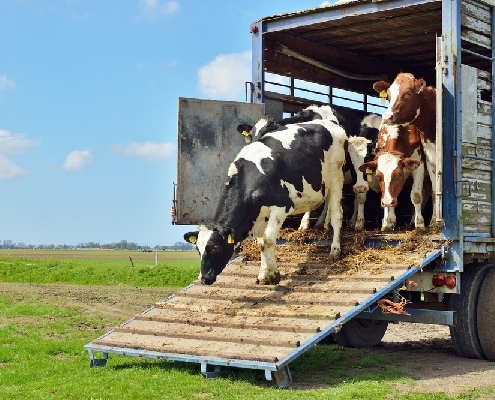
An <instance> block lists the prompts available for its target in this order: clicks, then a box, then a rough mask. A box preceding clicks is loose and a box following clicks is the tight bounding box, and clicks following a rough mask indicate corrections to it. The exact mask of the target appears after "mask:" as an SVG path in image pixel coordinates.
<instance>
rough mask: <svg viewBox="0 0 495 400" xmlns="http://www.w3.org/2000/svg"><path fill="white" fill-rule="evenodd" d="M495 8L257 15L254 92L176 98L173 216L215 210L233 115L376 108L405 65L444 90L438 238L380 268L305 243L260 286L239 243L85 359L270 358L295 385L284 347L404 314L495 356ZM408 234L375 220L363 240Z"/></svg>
mask: <svg viewBox="0 0 495 400" xmlns="http://www.w3.org/2000/svg"><path fill="white" fill-rule="evenodd" d="M494 7H495V2H494V1H493V0H359V1H349V2H342V3H337V4H333V5H330V6H325V7H319V8H315V9H310V10H303V11H300V12H291V13H287V14H281V15H273V16H267V17H264V18H261V19H260V20H258V21H255V22H253V23H252V24H251V26H250V34H251V37H252V80H251V82H246V84H245V88H246V101H245V102H223V101H216V100H201V99H191V98H180V99H179V113H178V149H179V154H178V169H177V186H174V209H175V213H174V217H173V218H174V221H173V223H175V224H182V225H197V224H201V223H203V222H208V221H209V220H211V218H212V216H213V215H214V213H215V209H216V206H217V203H218V200H219V197H220V191H221V190H220V189H221V186H222V185H223V183H224V181H225V176H226V173H227V170H228V167H229V164H230V163H231V162H232V161H233V159H234V158H235V155H236V154H237V153H238V151H239V150H240V149H241V148H242V146H244V145H245V142H244V139H243V137H242V136H241V135H239V134H238V133H237V132H236V127H237V125H238V124H241V123H249V124H252V125H254V123H255V122H256V121H257V120H258V119H259V118H260V117H261V116H263V115H269V116H270V117H272V118H273V119H275V120H277V119H282V118H283V117H285V116H287V115H291V114H294V113H297V112H298V111H300V110H301V109H303V108H305V107H307V106H309V105H312V104H320V105H323V104H330V105H339V106H345V107H349V108H355V109H359V110H364V111H372V112H377V113H379V114H380V113H381V112H382V111H383V109H384V108H383V104H382V103H381V100H380V99H379V98H378V97H377V96H376V92H375V91H374V90H373V83H374V82H375V81H378V80H386V81H388V82H392V81H393V80H394V78H395V76H396V75H397V73H399V72H401V71H402V72H411V73H413V74H414V75H415V76H416V77H422V78H423V79H425V81H426V82H427V84H428V85H431V86H435V87H436V89H437V90H436V93H437V102H436V103H437V111H436V116H437V124H436V135H437V136H436V151H437V153H436V160H437V169H436V176H435V180H436V191H435V193H433V194H432V200H431V201H432V202H434V205H435V207H432V209H433V210H435V213H434V214H432V215H431V218H430V219H431V221H430V224H431V225H435V226H439V227H440V229H438V230H437V231H436V232H435V234H434V235H432V236H431V238H430V239H431V241H432V243H434V245H433V246H432V247H431V248H430V249H428V251H426V252H425V251H424V249H419V248H418V249H414V248H413V249H412V250H409V251H410V252H409V253H404V255H405V259H404V258H401V260H400V262H397V263H390V264H389V265H383V263H382V265H380V268H379V269H380V270H379V271H378V272H375V273H372V274H370V270H373V269H375V270H376V268H375V267H376V265H375V266H373V265H363V266H362V267H361V268H360V270H359V271H357V272H356V273H355V274H353V275H349V274H342V271H339V272H338V273H335V274H322V273H321V271H322V270H325V271H328V267H329V265H325V262H322V261H321V260H319V261H318V260H317V259H316V258H314V257H313V256H312V255H310V254H306V255H305V256H306V257H304V259H303V260H301V259H300V258H298V260H296V261H292V262H291V261H289V262H286V263H285V264H283V265H281V268H282V269H283V268H285V274H286V276H287V279H286V281H285V282H284V279H282V281H281V283H280V285H277V287H273V286H267V287H261V285H256V284H255V283H254V278H255V276H256V271H255V270H256V267H257V266H258V265H259V262H257V261H252V260H251V261H250V260H247V259H246V258H243V257H242V256H241V257H238V258H236V259H234V260H232V261H231V262H230V263H229V265H228V266H227V268H226V269H225V270H224V272H223V273H222V275H221V276H220V277H219V279H218V281H217V282H216V283H215V284H214V285H212V286H204V285H200V284H199V282H195V283H192V284H191V285H190V286H188V287H187V288H184V289H183V290H181V291H180V292H178V293H177V294H176V295H174V296H171V297H170V298H168V299H166V300H165V301H163V302H160V303H157V304H156V305H155V306H154V307H152V308H150V309H148V310H146V311H144V312H143V313H142V314H140V315H138V316H135V317H133V318H131V319H130V320H129V321H127V322H126V323H124V324H123V325H122V326H120V327H119V328H115V329H113V330H111V331H109V332H107V333H106V334H105V335H103V336H102V337H100V338H98V339H96V340H95V341H93V342H91V343H89V344H87V345H86V347H85V348H86V350H87V351H88V352H89V355H90V363H91V365H92V366H98V365H104V364H105V363H106V359H107V357H108V354H109V353H119V354H127V355H131V356H141V357H150V358H163V359H170V360H177V361H184V362H196V363H200V364H201V372H202V373H203V375H204V376H207V377H214V376H217V375H218V374H219V373H220V369H221V367H222V366H234V367H239V368H250V369H260V370H263V371H264V372H265V377H266V379H268V380H271V379H273V378H275V379H276V381H277V383H278V385H279V386H288V385H289V384H290V382H291V374H290V370H289V364H290V362H292V361H293V360H294V359H295V358H297V357H298V356H299V355H301V354H303V353H304V352H305V351H307V350H309V349H310V348H312V347H313V346H314V345H316V344H318V343H321V342H322V341H325V340H327V341H328V340H330V341H331V340H334V341H336V342H337V343H339V344H341V345H345V346H351V347H364V346H372V345H375V344H377V343H379V342H380V340H381V339H382V337H383V335H384V334H385V331H386V329H387V325H388V323H394V322H411V323H417V322H420V323H429V324H442V325H448V326H449V327H450V334H451V338H452V342H453V345H454V349H455V351H456V352H457V353H458V355H460V356H463V357H470V358H478V359H487V360H491V361H495V318H494V317H495V267H494V262H495V218H494V207H495V205H494V198H495V177H494V174H493V169H494V166H493V162H494V158H493V143H494V138H495V135H494V132H493V129H494V125H493V117H494V113H495V110H494V108H493V107H492V99H493V97H494V96H493V94H494V90H495V89H494V85H493V79H494V71H495V69H494V57H495V52H494V50H495V46H494V44H493V41H492V38H493V30H494V27H495V14H494ZM369 201H376V198H375V199H373V198H370V199H369ZM374 214H376V213H374ZM372 225H373V221H368V227H369V226H372ZM403 237H404V233H403V231H400V232H399V231H398V232H393V233H391V234H385V233H383V234H379V235H377V234H371V233H370V236H369V238H367V240H366V243H367V245H368V246H369V247H374V246H375V247H376V246H381V245H382V244H383V243H386V244H388V245H390V243H397V244H400V242H401V240H403ZM323 247H324V246H323ZM413 247H414V246H413ZM398 248H400V247H398ZM299 256H300V254H299ZM408 257H410V259H408ZM367 268H369V269H367ZM303 270H304V271H305V272H306V274H302V273H301V271H303ZM308 270H311V271H313V272H314V273H311V274H308V273H307V271H308ZM318 271H319V272H318ZM411 282H413V283H414V285H412V284H409V283H411ZM343 293H344V294H345V296H343V295H342V294H343ZM343 297H345V300H344V299H343ZM383 299H389V300H390V301H391V302H397V301H398V299H407V305H406V308H405V310H407V312H404V313H386V312H384V311H383V308H381V307H379V306H378V305H379V304H380V300H383ZM274 332H276V335H274ZM164 338H166V339H167V340H164ZM99 353H102V354H103V357H102V358H98V357H96V354H99ZM210 366H213V367H214V370H213V371H211V370H209V367H210Z"/></svg>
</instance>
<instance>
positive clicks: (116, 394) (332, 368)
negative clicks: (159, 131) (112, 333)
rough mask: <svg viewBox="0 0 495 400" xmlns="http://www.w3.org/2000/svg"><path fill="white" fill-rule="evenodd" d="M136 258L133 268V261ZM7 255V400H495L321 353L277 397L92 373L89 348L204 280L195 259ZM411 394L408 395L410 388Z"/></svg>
mask: <svg viewBox="0 0 495 400" xmlns="http://www.w3.org/2000/svg"><path fill="white" fill-rule="evenodd" d="M129 257H131V259H132V260H133V264H134V265H132V263H131V261H130V259H129ZM155 261H156V260H155V253H138V252H127V251H64V252H54V251H46V252H45V251H32V252H30V251H18V250H15V251H11V252H8V251H2V252H0V399H23V400H24V399H28V398H29V399H35V400H36V399H119V400H120V399H167V400H175V399H222V400H223V399H225V400H229V399H247V400H249V399H297V400H300V399H336V400H338V399H368V400H375V399H376V400H382V399H401V400H423V399H425V400H426V399H434V400H450V399H458V400H460V399H493V398H495V386H493V387H490V388H484V389H479V390H474V391H473V390H467V391H466V392H463V393H460V394H459V395H456V396H448V395H446V394H445V393H442V392H439V393H421V392H420V391H415V390H414V385H415V384H414V382H413V380H412V379H411V378H409V377H407V376H405V375H404V374H403V373H401V372H400V370H399V369H398V368H397V366H398V365H400V363H402V362H404V361H403V360H402V355H401V354H400V353H397V354H392V355H390V354H387V355H384V354H381V353H380V352H375V351H372V350H363V349H345V348H341V347H339V346H336V345H330V346H328V345H326V346H324V345H321V346H316V347H315V348H313V349H311V350H310V351H309V352H307V353H305V354H304V355H303V356H301V357H300V358H298V359H297V360H295V361H294V362H293V363H291V366H290V368H291V371H292V374H293V377H294V385H293V387H292V388H290V389H279V388H277V386H276V385H275V384H274V383H270V382H267V381H266V380H265V378H264V374H263V373H262V372H261V371H251V370H242V369H237V368H223V369H222V375H221V377H220V378H218V379H213V380H206V379H204V378H202V376H201V374H200V366H199V364H188V363H180V362H172V361H157V360H151V359H138V358H133V357H126V356H119V355H113V354H111V355H110V358H109V361H108V364H107V365H106V366H105V367H101V368H89V358H88V354H87V352H86V351H85V350H84V348H83V347H84V345H85V344H87V343H89V342H91V341H92V340H94V339H96V338H97V337H98V336H100V335H101V334H103V333H105V332H106V331H108V329H109V328H110V327H111V326H115V325H117V324H120V323H122V322H124V321H125V320H127V319H128V318H130V317H131V316H132V315H134V314H135V313H137V312H139V311H142V310H144V309H145V308H146V307H147V306H148V305H149V304H148V302H152V301H154V300H153V299H155V298H157V297H159V296H165V295H167V294H169V293H172V292H174V291H176V290H177V289H179V288H181V287H184V286H186V285H188V284H189V283H191V282H192V281H193V280H194V279H196V278H197V274H198V271H199V259H198V256H197V253H196V252H184V253H179V252H170V253H169V252H160V253H159V254H158V265H155ZM405 387H409V388H410V389H409V390H404V388H405Z"/></svg>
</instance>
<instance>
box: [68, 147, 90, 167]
mask: <svg viewBox="0 0 495 400" xmlns="http://www.w3.org/2000/svg"><path fill="white" fill-rule="evenodd" d="M91 161H93V156H92V154H91V152H90V151H88V150H74V151H71V152H70V153H69V154H68V155H67V157H66V159H65V162H64V165H63V167H62V168H63V169H65V170H66V171H79V170H80V169H81V168H82V167H84V166H85V165H86V164H88V163H89V162H91Z"/></svg>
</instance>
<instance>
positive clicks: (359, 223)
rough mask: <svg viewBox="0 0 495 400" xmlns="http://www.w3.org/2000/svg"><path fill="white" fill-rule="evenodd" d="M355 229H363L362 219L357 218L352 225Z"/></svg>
mask: <svg viewBox="0 0 495 400" xmlns="http://www.w3.org/2000/svg"><path fill="white" fill-rule="evenodd" d="M354 229H355V230H356V231H362V230H363V229H364V219H358V220H357V222H356V225H354Z"/></svg>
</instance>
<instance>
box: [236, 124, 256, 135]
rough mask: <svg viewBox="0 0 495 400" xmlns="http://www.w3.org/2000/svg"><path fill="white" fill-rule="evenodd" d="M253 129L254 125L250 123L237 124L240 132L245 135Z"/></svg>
mask: <svg viewBox="0 0 495 400" xmlns="http://www.w3.org/2000/svg"><path fill="white" fill-rule="evenodd" d="M251 129H253V126H252V125H249V124H240V125H237V132H239V133H240V134H241V135H242V136H244V137H247V136H249V132H250V131H251Z"/></svg>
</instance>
